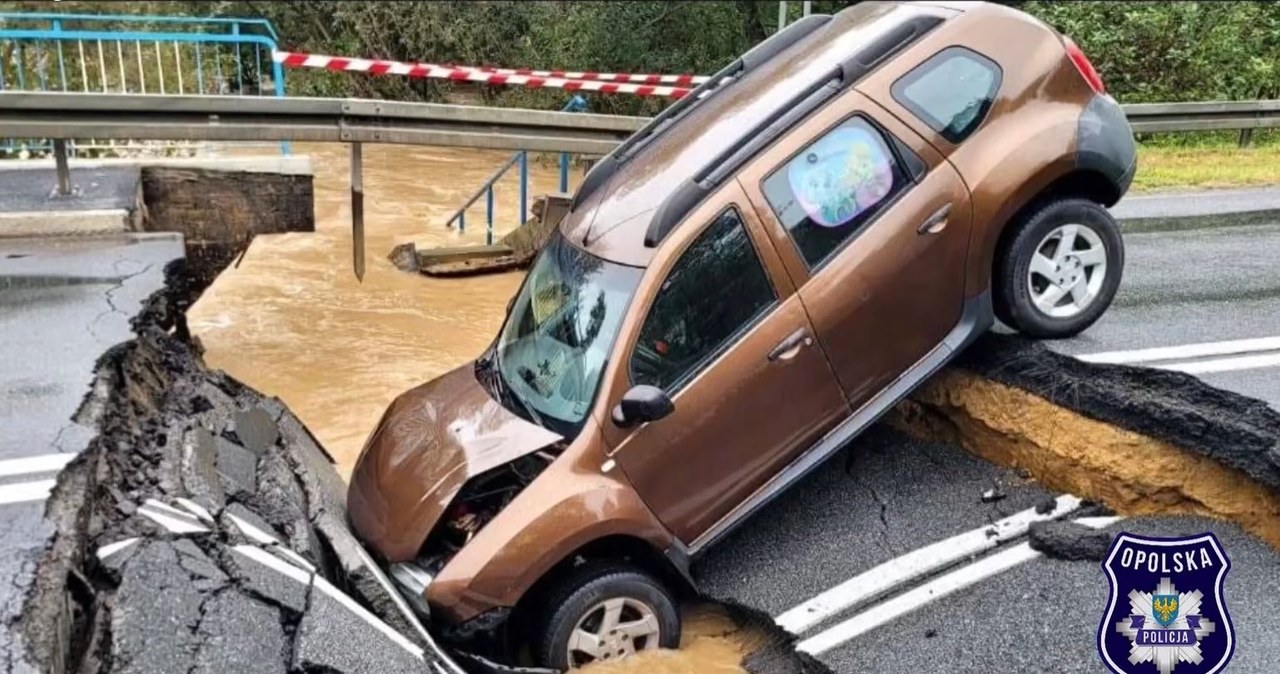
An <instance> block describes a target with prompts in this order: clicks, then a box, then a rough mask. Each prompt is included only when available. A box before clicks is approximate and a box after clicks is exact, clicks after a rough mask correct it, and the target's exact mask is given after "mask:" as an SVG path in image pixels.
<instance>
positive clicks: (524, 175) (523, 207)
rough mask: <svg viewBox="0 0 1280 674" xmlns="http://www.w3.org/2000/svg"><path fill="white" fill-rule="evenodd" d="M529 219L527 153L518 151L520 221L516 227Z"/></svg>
mask: <svg viewBox="0 0 1280 674" xmlns="http://www.w3.org/2000/svg"><path fill="white" fill-rule="evenodd" d="M528 219H529V152H528V151H527V150H521V151H520V221H519V222H517V223H516V226H517V227H519V226H520V225H523V224H524V221H525V220H528Z"/></svg>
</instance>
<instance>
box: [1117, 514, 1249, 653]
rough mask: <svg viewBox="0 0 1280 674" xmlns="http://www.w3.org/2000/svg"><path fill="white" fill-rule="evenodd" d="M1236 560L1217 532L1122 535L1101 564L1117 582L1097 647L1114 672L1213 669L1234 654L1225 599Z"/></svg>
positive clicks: (1233, 634)
mask: <svg viewBox="0 0 1280 674" xmlns="http://www.w3.org/2000/svg"><path fill="white" fill-rule="evenodd" d="M1230 568H1231V563H1230V562H1229V561H1228V560H1227V555H1226V553H1224V552H1223V550H1222V544H1221V543H1219V542H1218V538H1217V537H1216V536H1214V535H1213V534H1211V533H1206V534H1204V535H1202V536H1196V537H1192V538H1143V537H1141V536H1135V535H1133V534H1128V533H1121V534H1120V535H1119V536H1116V539H1115V541H1114V542H1113V543H1112V544H1111V552H1110V553H1109V554H1108V555H1107V559H1106V561H1105V562H1103V563H1102V570H1103V571H1104V572H1105V573H1106V575H1107V579H1108V580H1109V581H1110V583H1111V597H1110V600H1109V601H1108V604H1107V611H1106V613H1104V614H1103V616H1102V624H1101V625H1099V627H1098V652H1099V653H1100V654H1101V655H1102V661H1103V662H1105V663H1106V664H1107V666H1108V667H1110V668H1111V671H1113V672H1115V673H1116V674H1173V672H1174V671H1175V670H1176V672H1177V674H1214V673H1215V672H1219V671H1221V670H1222V668H1223V667H1225V666H1226V665H1227V662H1229V661H1230V660H1231V655H1232V654H1233V653H1234V652H1235V629H1234V628H1233V627H1232V626H1231V618H1230V617H1228V615H1227V607H1226V605H1225V604H1224V603H1223V601H1222V581H1223V579H1224V578H1225V577H1226V575H1227V570H1228V569H1230Z"/></svg>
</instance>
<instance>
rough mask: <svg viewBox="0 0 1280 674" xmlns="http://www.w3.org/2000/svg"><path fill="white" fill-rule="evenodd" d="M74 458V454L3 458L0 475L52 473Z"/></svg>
mask: <svg viewBox="0 0 1280 674" xmlns="http://www.w3.org/2000/svg"><path fill="white" fill-rule="evenodd" d="M74 458H76V455H75V454H64V453H58V454H44V455H42V456H24V457H22V458H21V459H5V460H3V461H0V477H8V476H10V475H28V474H30V473H52V472H54V471H59V470H62V467H63V466H65V465H67V464H68V463H70V462H71V460H72V459H74Z"/></svg>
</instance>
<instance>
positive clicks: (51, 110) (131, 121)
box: [0, 91, 1280, 154]
mask: <svg viewBox="0 0 1280 674" xmlns="http://www.w3.org/2000/svg"><path fill="white" fill-rule="evenodd" d="M1123 107H1124V111H1125V114H1126V115H1128V117H1129V122H1130V124H1131V125H1132V126H1133V129H1134V131H1137V132H1145V133H1166V132H1173V131H1212V130H1224V129H1257V128H1275V127H1280V101H1225V102H1204V103H1141V104H1130V105H1125V106H1123ZM647 121H648V119H647V118H645V117H623V116H617V115H600V114H592V113H583V112H577V113H568V112H552V111H545V110H522V109H516V108H485V107H477V106H465V105H443V104H436V103H405V102H396V101H377V100H364V99H340V98H266V97H246V98H229V97H219V96H151V95H146V96H142V95H133V94H94V93H88V94H83V93H61V92H38V93H37V92H14V91H7V92H0V135H6V136H8V135H13V136H27V137H44V138H62V139H74V138H87V137H91V136H97V137H102V138H112V137H114V138H137V139H158V140H223V141H282V140H297V141H315V142H364V143H398V144H408V145H440V146H452V147H471V148H484V149H496V150H531V151H535V152H572V153H582V154H606V153H608V152H609V151H610V150H612V149H613V147H614V146H615V145H616V144H617V143H619V142H621V141H622V140H623V139H624V138H626V137H627V136H628V135H630V134H632V133H634V132H635V131H637V130H639V129H640V128H641V127H642V126H644V124H645V123H646V122H647Z"/></svg>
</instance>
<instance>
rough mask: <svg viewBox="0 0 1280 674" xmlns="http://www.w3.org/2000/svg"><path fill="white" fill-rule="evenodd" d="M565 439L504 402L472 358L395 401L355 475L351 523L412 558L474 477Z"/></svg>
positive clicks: (395, 558)
mask: <svg viewBox="0 0 1280 674" xmlns="http://www.w3.org/2000/svg"><path fill="white" fill-rule="evenodd" d="M560 439H562V437H561V436H560V435H559V434H557V433H554V432H552V431H550V430H547V429H545V428H543V427H541V426H538V425H536V424H533V423H530V422H528V421H525V420H524V419H522V418H520V417H519V416H517V415H515V414H513V413H512V412H510V411H508V410H507V409H506V408H504V407H503V406H501V405H499V404H498V402H497V401H495V400H494V399H493V398H491V397H489V394H488V393H487V392H486V391H485V390H484V388H482V387H481V386H480V383H479V382H478V381H477V380H476V376H475V371H474V366H473V365H472V364H470V363H469V364H467V365H464V366H462V367H460V368H458V369H456V370H453V371H452V372H449V373H448V374H446V375H444V376H442V377H440V378H438V379H435V380H433V381H431V382H428V383H426V384H423V385H422V386H418V387H417V388H414V389H411V390H409V391H408V392H406V393H404V394H402V395H401V396H400V397H399V398H396V400H395V401H394V402H393V403H392V404H391V406H390V407H389V408H388V409H387V412H386V414H384V415H383V418H382V421H380V422H379V423H378V427H377V428H376V429H375V430H374V432H373V435H372V436H371V437H370V438H369V442H368V444H367V445H366V446H365V449H364V452H363V453H362V454H361V455H360V458H359V460H358V461H357V462H356V466H355V469H354V471H353V472H352V475H351V486H350V488H349V490H348V493H347V509H348V512H349V513H350V517H351V524H352V526H353V527H354V528H355V531H356V533H357V534H358V535H359V536H360V538H361V539H362V540H363V541H364V542H365V544H367V545H368V546H370V547H371V548H373V549H374V550H375V551H377V552H378V553H379V554H381V555H382V556H383V557H384V558H385V559H386V560H387V561H388V562H402V561H410V560H412V559H414V557H415V556H416V554H417V552H418V550H419V548H420V547H421V546H422V543H423V541H425V540H426V538H427V535H428V534H429V533H431V529H432V527H434V526H435V523H436V521H437V520H439V519H440V516H441V515H442V514H443V513H444V511H445V509H446V508H448V507H449V504H450V503H451V502H452V501H453V498H454V497H455V496H456V495H457V494H458V491H459V490H460V489H462V486H463V485H464V484H466V482H467V480H469V479H471V478H472V477H475V476H476V475H479V474H481V473H484V472H485V471H488V470H492V469H494V468H497V467H499V466H502V465H503V464H505V463H508V462H510V461H514V460H515V459H518V458H520V457H522V456H525V455H526V454H531V453H533V452H535V451H537V450H539V449H542V448H544V447H547V446H548V445H551V444H552V443H555V442H556V441H558V440H560Z"/></svg>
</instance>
